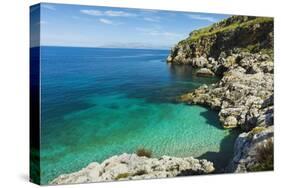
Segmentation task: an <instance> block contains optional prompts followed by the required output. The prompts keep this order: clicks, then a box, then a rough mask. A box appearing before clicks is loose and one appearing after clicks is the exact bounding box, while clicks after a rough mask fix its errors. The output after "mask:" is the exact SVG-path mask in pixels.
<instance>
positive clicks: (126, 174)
mask: <svg viewBox="0 0 281 188" xmlns="http://www.w3.org/2000/svg"><path fill="white" fill-rule="evenodd" d="M129 176H130V174H129V173H127V172H126V173H121V174H118V175H117V176H116V177H115V180H119V179H122V178H127V177H129Z"/></svg>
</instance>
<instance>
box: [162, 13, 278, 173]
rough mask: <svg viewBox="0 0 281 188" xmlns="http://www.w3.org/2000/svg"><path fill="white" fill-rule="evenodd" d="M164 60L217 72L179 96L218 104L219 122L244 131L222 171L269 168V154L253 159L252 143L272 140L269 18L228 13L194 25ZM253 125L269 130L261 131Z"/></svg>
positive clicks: (205, 73) (201, 72) (254, 147)
mask: <svg viewBox="0 0 281 188" xmlns="http://www.w3.org/2000/svg"><path fill="white" fill-rule="evenodd" d="M167 62H168V63H174V64H190V65H191V66H193V67H196V68H198V69H199V70H198V72H197V73H198V74H197V75H199V76H202V75H203V76H213V75H217V76H219V77H221V80H220V81H219V82H218V83H216V84H212V85H208V86H207V85H203V86H201V87H199V88H198V89H196V90H195V91H193V92H191V93H186V94H183V95H182V96H180V97H179V100H180V101H182V102H187V103H193V104H200V105H206V106H209V107H211V108H213V109H215V110H218V111H219V118H220V121H221V123H222V126H223V127H225V128H239V129H241V130H242V131H244V133H242V134H241V135H240V136H239V137H238V138H237V140H236V143H235V151H234V153H235V154H236V155H235V157H234V159H233V161H232V162H231V165H230V166H231V168H228V171H230V172H240V171H241V172H244V171H251V170H252V171H253V170H254V169H255V170H271V169H272V168H273V157H272V158H269V159H267V160H266V161H261V160H259V158H260V155H261V154H260V152H258V150H259V148H260V147H257V144H256V143H257V140H258V142H261V143H260V144H259V145H261V144H262V143H263V144H264V143H267V142H268V143H272V145H273V90H274V87H273V19H272V18H263V17H249V16H232V17H230V18H228V19H225V20H223V21H221V22H219V23H216V24H213V25H211V26H209V27H206V28H203V29H200V30H196V31H194V32H192V33H191V34H190V36H189V37H188V38H187V39H185V40H182V41H180V42H179V43H178V44H177V45H176V46H175V47H174V48H173V49H172V50H171V54H170V55H169V57H168V58H167ZM256 130H262V132H266V133H268V132H270V134H262V135H263V136H261V133H260V132H258V131H256ZM249 135H250V136H249ZM257 137H258V138H259V139H254V140H253V138H257ZM245 143H247V144H245ZM267 149H268V148H267ZM270 149H271V151H272V150H273V146H272V147H270ZM270 149H269V150H270ZM264 150H265V151H266V149H264ZM269 152H270V151H269ZM262 163H266V164H267V163H268V164H271V165H264V164H262ZM251 165H252V166H253V165H255V166H259V165H260V166H266V168H250V167H248V166H251Z"/></svg>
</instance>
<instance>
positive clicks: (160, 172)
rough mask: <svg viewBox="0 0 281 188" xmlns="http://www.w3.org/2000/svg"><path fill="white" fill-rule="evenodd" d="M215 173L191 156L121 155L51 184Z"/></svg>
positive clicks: (207, 162) (205, 162)
mask: <svg viewBox="0 0 281 188" xmlns="http://www.w3.org/2000/svg"><path fill="white" fill-rule="evenodd" d="M213 171H214V166H213V163H212V162H209V161H207V160H204V159H203V160H198V159H194V158H192V157H187V158H177V157H170V156H162V157H161V158H148V157H146V156H138V155H136V154H126V153H124V154H122V155H119V156H117V155H116V156H113V157H111V158H109V159H106V160H105V161H103V162H102V163H100V164H99V163H97V162H93V163H91V164H89V165H88V166H87V167H85V168H83V169H81V170H80V171H78V172H74V173H71V174H63V175H60V176H59V177H57V178H56V179H54V180H53V181H52V182H50V184H72V183H87V182H102V181H116V180H138V179H152V178H168V177H176V176H186V175H199V174H209V173H212V172H213Z"/></svg>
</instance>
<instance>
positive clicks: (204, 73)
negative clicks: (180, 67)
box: [196, 68, 215, 77]
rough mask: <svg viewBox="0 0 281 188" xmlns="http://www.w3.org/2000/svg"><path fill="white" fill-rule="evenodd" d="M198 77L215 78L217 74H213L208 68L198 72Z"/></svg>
mask: <svg viewBox="0 0 281 188" xmlns="http://www.w3.org/2000/svg"><path fill="white" fill-rule="evenodd" d="M196 75H197V76H203V77H210V76H214V75H215V73H213V72H212V71H211V70H210V69H208V68H201V69H199V70H198V71H197V72H196Z"/></svg>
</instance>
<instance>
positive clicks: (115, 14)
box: [104, 10, 136, 17]
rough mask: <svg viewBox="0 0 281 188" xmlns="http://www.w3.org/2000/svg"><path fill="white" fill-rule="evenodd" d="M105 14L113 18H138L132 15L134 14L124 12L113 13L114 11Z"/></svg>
mask: <svg viewBox="0 0 281 188" xmlns="http://www.w3.org/2000/svg"><path fill="white" fill-rule="evenodd" d="M104 14H105V15H106V16H113V17H134V16H136V14H132V13H128V12H124V11H112V10H108V11H105V12H104Z"/></svg>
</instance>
